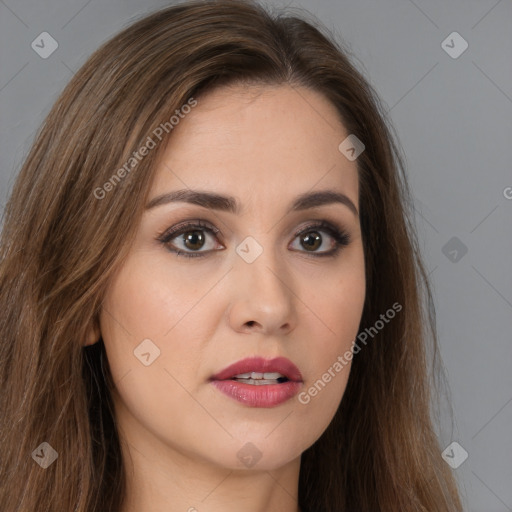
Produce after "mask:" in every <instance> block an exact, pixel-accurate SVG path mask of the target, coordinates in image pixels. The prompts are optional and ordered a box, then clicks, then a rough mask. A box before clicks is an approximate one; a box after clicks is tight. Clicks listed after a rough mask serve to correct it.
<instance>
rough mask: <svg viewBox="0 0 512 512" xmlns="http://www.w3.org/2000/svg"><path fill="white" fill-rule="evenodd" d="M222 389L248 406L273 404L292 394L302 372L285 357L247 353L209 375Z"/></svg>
mask: <svg viewBox="0 0 512 512" xmlns="http://www.w3.org/2000/svg"><path fill="white" fill-rule="evenodd" d="M210 382H211V383H212V384H213V385H214V386H215V387H216V388H217V389H218V390H219V391H221V392H222V393H224V394H225V395H227V396H229V397H231V398H233V399H234V400H236V401H238V402H241V403H242V404H244V405H246V406H249V407H275V406H277V405H280V404H282V403H284V402H286V401H288V400H290V399H291V398H292V397H293V396H295V395H296V394H297V393H298V392H299V390H300V388H301V387H302V385H303V381H302V375H301V373H300V371H299V369H298V368H297V366H295V365H294V364H293V363H292V362H291V361H290V360H289V359H286V358H284V357H277V358H275V359H270V360H269V359H264V358H262V357H251V358H247V359H243V360H241V361H238V362H236V363H234V364H232V365H230V366H228V367H227V368H224V370H222V371H221V372H219V373H217V374H216V375H214V376H213V377H211V378H210Z"/></svg>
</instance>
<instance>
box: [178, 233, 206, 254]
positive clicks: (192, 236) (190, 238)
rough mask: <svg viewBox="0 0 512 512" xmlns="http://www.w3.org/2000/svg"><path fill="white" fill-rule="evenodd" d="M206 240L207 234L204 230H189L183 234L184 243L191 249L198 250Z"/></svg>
mask: <svg viewBox="0 0 512 512" xmlns="http://www.w3.org/2000/svg"><path fill="white" fill-rule="evenodd" d="M204 242H205V236H204V234H203V232H202V231H199V230H196V231H187V232H186V233H184V234H183V244H184V245H185V247H186V248H187V249H190V250H191V251H198V250H199V249H201V248H202V247H203V245H204Z"/></svg>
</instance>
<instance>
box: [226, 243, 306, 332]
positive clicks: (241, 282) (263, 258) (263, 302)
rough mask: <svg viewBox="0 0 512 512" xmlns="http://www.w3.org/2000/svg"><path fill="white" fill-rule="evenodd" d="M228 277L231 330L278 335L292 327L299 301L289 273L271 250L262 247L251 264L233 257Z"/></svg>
mask: <svg viewBox="0 0 512 512" xmlns="http://www.w3.org/2000/svg"><path fill="white" fill-rule="evenodd" d="M230 275H231V277H230V278H231V280H232V290H233V293H232V301H231V304H230V306H229V315H228V317H229V322H230V325H231V327H232V328H233V329H234V330H235V331H237V332H245V333H248V332H258V333H261V334H265V335H276V336H278V335H283V334H286V333H288V332H290V331H292V330H293V329H294V328H295V326H296V322H297V314H296V313H297V312H296V307H297V301H298V300H299V299H298V297H297V294H296V292H295V291H294V290H293V288H294V285H293V282H292V277H291V276H290V272H288V271H287V270H286V267H285V266H284V264H283V262H279V261H278V260H277V258H276V257H275V253H274V252H273V251H272V250H270V249H268V248H265V249H264V250H263V252H262V253H261V254H260V255H259V256H258V257H257V258H256V260H254V261H253V262H252V263H248V262H247V261H245V260H244V259H243V258H242V257H239V256H236V258H235V262H234V266H233V269H232V271H231V272H230Z"/></svg>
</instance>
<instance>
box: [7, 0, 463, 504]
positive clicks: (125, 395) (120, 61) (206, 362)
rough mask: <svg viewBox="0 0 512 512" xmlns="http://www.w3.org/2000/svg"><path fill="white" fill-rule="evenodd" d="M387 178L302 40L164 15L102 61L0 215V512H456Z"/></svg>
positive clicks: (379, 131) (417, 293) (413, 288)
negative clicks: (0, 216) (2, 219)
mask: <svg viewBox="0 0 512 512" xmlns="http://www.w3.org/2000/svg"><path fill="white" fill-rule="evenodd" d="M402 168H403V165H402V163H401V159H400V156H399V154H398V151H397V149H396V146H395V144H394V142H393V139H392V137H391V134H390V132H389V129H388V128H387V125H386V122H385V120H384V116H383V114H382V109H381V107H380V105H379V102H378V99H377V96H376V95H375V93H374V92H373V90H372V89H371V87H370V86H369V85H368V84H367V82H366V81H365V80H364V78H363V77H362V76H361V75H360V74H359V73H358V72H357V70H356V69H355V68H354V66H353V65H352V64H351V63H350V62H349V60H348V58H347V56H346V52H344V51H343V50H342V49H341V48H340V47H339V46H337V45H336V44H335V43H333V42H332V41H330V40H329V38H328V37H326V36H325V35H322V33H321V31H320V29H318V28H315V27H314V26H313V24H312V23H311V22H306V21H304V20H301V19H299V18H297V17H287V16H284V15H276V16H274V15H271V14H270V13H268V12H266V11H265V10H264V9H263V8H261V7H259V6H258V5H256V4H252V3H248V2H243V1H228V0H222V1H216V2H189V3H185V4H181V5H178V6H174V7H170V8H167V9H165V10H162V11H159V12H156V13H154V14H152V15H150V16H148V17H146V18H144V19H142V20H140V21H138V22H136V23H134V24H133V25H132V26H131V27H129V28H127V29H125V30H124V31H123V32H121V33H120V34H119V35H117V36H116V37H114V38H113V39H112V40H111V41H109V42H107V43H106V44H105V45H103V46H102V47H101V48H100V49H99V50H98V51H97V52H96V53H95V54H94V55H93V56H92V57H90V59H89V60H88V61H87V62H86V63H85V65H84V66H83V67H82V68H81V69H80V71H79V72H78V73H77V74H76V75H75V76H74V78H73V80H72V81H71V82H70V84H69V85H68V86H67V88H66V89H65V90H64V92H63V93H62V95H61V97H60V98H59V99H58V101H57V102H56V104H55V106H54V108H53V109H52V111H51V112H50V114H49V116H48V118H47V120H46V122H45V124H44V126H43V127H42V130H41V132H40V134H39V136H38V137H37V140H36V141H35V143H34V146H33V148H32V151H31V152H30V154H29V156H28V158H27V160H26V162H25V164H24V166H23V168H22V170H21V172H20V175H19V177H18V179H17V181H16V184H15V187H14V190H13V192H12V195H11V198H10V202H9V204H8V206H7V208H6V213H5V222H4V228H3V232H2V239H1V245H0V250H1V258H2V259H1V266H0V290H1V291H0V294H1V295H0V296H1V304H2V307H1V313H0V333H1V336H2V340H3V343H2V344H1V345H0V365H1V377H2V389H3V390H4V391H5V392H4V393H2V395H1V418H2V419H1V422H2V423H1V448H2V457H1V458H0V481H1V482H2V484H1V487H0V503H2V505H3V506H2V510H8V511H27V512H28V511H33V510H39V511H46V510H48V511H50V510H52V511H53V510H59V511H63V510H66V511H71V510H72V511H76V512H95V511H98V512H100V511H116V512H117V511H120V512H135V511H144V512H152V511H162V510H166V511H172V512H174V511H178V510H189V511H190V512H192V511H199V512H202V511H210V512H212V511H218V510H222V511H229V510H244V511H262V510H265V511H267V510H268V511H274V510H275V511H285V512H287V511H290V512H291V511H293V512H297V511H301V512H306V511H333V512H334V511H336V512H340V511H356V510H357V511H358V512H370V511H372V512H374V511H377V510H378V511H381V512H384V511H390V512H391V511H401V512H404V511H411V512H412V511H429V512H433V511H439V512H441V511H443V512H444V511H460V510H461V504H460V501H459V497H458V493H457V489H456V486H455V482H454V479H453V477H452V475H451V473H450V470H449V468H448V466H447V465H446V464H445V463H444V461H443V460H442V458H441V455H440V452H441V447H440V446H439V444H438V441H437V439H436V435H435V430H434V426H433V424H432V419H431V410H430V400H431V394H430V387H429V386H430V380H429V372H428V367H429V359H428V358H427V357H429V356H430V357H433V358H434V359H433V363H434V364H435V363H436V337H435V329H434V324H435V322H434V315H433V309H432V302H431V293H430V289H429V285H428V281H427V276H426V273H425V270H424V266H423V264H422V261H421V258H420V255H419V252H418V245H417V241H416V235H415V232H414V229H413V225H412V222H411V210H410V198H409V193H408V189H407V183H406V179H405V176H404V175H403V172H402ZM424 299H425V302H423V300H424ZM425 306H428V307H429V314H428V315H426V314H425V309H424V308H425Z"/></svg>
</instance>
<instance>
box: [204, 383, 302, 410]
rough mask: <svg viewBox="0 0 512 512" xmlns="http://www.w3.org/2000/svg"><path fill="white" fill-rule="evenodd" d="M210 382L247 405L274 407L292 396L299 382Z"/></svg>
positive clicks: (299, 385) (295, 392)
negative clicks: (257, 383) (259, 383)
mask: <svg viewBox="0 0 512 512" xmlns="http://www.w3.org/2000/svg"><path fill="white" fill-rule="evenodd" d="M212 384H213V385H214V386H215V387H216V388H217V389H218V390H220V391H222V392H223V393H224V394H226V395H227V396H230V397H231V398H234V399H235V400H237V401H238V402H241V403H242V404H244V405H247V406H249V407H275V406H276V405H279V404H282V403H284V402H286V401H287V400H289V399H290V398H292V397H294V396H295V395H296V394H297V393H298V392H299V389H300V387H301V385H302V383H301V382H292V381H288V382H282V383H281V384H262V385H255V384H244V383H243V382H238V381H236V380H213V381H212Z"/></svg>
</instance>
